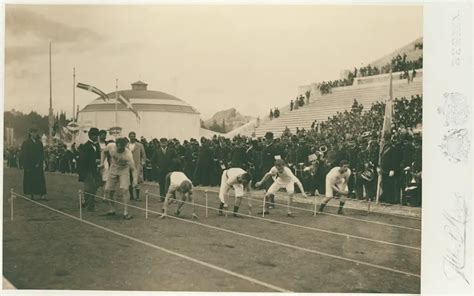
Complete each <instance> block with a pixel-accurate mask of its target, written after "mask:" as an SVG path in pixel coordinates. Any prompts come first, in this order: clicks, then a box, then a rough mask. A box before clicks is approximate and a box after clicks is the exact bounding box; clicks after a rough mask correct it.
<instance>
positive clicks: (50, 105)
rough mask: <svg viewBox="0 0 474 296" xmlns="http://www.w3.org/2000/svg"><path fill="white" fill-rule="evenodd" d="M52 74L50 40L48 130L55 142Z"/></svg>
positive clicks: (51, 141) (50, 139) (51, 140)
mask: <svg viewBox="0 0 474 296" xmlns="http://www.w3.org/2000/svg"><path fill="white" fill-rule="evenodd" d="M52 88H53V86H52V74H51V41H50V42H49V114H48V115H49V116H48V123H49V126H48V130H49V134H48V135H49V139H48V140H49V144H50V145H51V144H53V125H54V118H53V116H54V115H53V90H52Z"/></svg>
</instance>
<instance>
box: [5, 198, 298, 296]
mask: <svg viewBox="0 0 474 296" xmlns="http://www.w3.org/2000/svg"><path fill="white" fill-rule="evenodd" d="M14 194H15V196H18V197H21V198H23V199H25V200H27V201H29V202H32V203H34V204H36V205H39V206H41V207H44V208H46V209H48V210H51V211H53V212H56V213H59V214H61V215H64V216H66V217H69V218H71V219H74V220H77V221H80V222H82V223H85V224H88V225H90V226H93V227H96V228H98V229H101V230H104V231H107V232H110V233H112V234H115V235H117V236H120V237H123V238H126V239H129V240H132V241H134V242H137V243H140V244H143V245H145V246H148V247H151V248H154V249H156V250H159V251H162V252H164V253H167V254H170V255H173V256H176V257H179V258H182V259H185V260H188V261H191V262H194V263H196V264H199V265H202V266H205V267H208V268H211V269H214V270H217V271H220V272H223V273H226V274H228V275H231V276H234V277H237V278H240V279H243V280H246V281H248V282H251V283H253V284H256V285H259V286H262V287H265V288H268V289H271V290H274V291H278V292H285V293H290V292H292V291H290V290H287V289H284V288H281V287H278V286H275V285H272V284H269V283H266V282H263V281H260V280H257V279H255V278H252V277H249V276H246V275H243V274H240V273H237V272H234V271H231V270H228V269H225V268H222V267H219V266H217V265H214V264H211V263H207V262H205V261H201V260H199V259H195V258H193V257H189V256H187V255H183V254H180V253H178V252H175V251H172V250H168V249H166V248H163V247H160V246H157V245H154V244H152V243H149V242H146V241H143V240H141V239H138V238H135V237H132V236H129V235H126V234H123V233H120V232H117V231H115V230H112V229H109V228H107V227H104V226H101V225H98V224H95V223H93V222H90V221H87V220H84V219H80V218H78V217H76V216H73V215H71V214H68V213H64V212H62V211H60V210H57V209H55V208H52V207H50V206H47V205H45V204H42V203H39V202H37V201H34V200H31V199H29V198H28V197H26V196H23V195H20V194H18V193H15V192H14Z"/></svg>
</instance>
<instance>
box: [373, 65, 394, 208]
mask: <svg viewBox="0 0 474 296" xmlns="http://www.w3.org/2000/svg"><path fill="white" fill-rule="evenodd" d="M392 79H393V78H392V67H391V66H390V82H389V88H388V100H386V101H385V112H384V116H383V125H382V133H381V137H380V145H379V168H380V169H379V172H378V176H377V193H376V196H375V197H376V203H377V204H378V203H379V197H380V195H381V190H382V178H383V177H382V169H381V164H382V152H383V148H384V146H385V138H384V137H385V132H386V130H387V125H388V124H390V127H389V129H391V118H392V114H390V122H387V121H388V114H387V111H389V112H392V106H391V104H392V99H393V91H392ZM388 104H390V108H388Z"/></svg>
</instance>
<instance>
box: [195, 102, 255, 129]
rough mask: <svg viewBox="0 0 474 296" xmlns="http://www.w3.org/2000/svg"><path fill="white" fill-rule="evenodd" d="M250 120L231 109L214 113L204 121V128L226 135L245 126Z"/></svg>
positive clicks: (249, 117)
mask: <svg viewBox="0 0 474 296" xmlns="http://www.w3.org/2000/svg"><path fill="white" fill-rule="evenodd" d="M252 119H254V118H253V117H251V116H244V115H242V114H240V113H239V112H238V111H237V110H236V109H235V108H231V109H227V110H222V111H219V112H217V113H215V114H214V115H213V116H212V117H211V118H210V119H208V120H206V121H204V127H206V128H208V129H210V130H213V131H217V132H221V133H227V132H229V131H231V130H233V129H236V128H238V127H239V126H242V125H244V124H246V123H247V122H249V121H250V120H252Z"/></svg>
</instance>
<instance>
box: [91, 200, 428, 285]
mask: <svg viewBox="0 0 474 296" xmlns="http://www.w3.org/2000/svg"><path fill="white" fill-rule="evenodd" d="M86 194H88V193H86ZM89 195H92V196H96V197H98V198H101V199H106V200H109V201H113V202H116V203H118V204H122V205H125V203H122V202H119V201H116V200H111V199H108V198H104V197H102V196H97V195H94V194H89ZM127 206H128V207H130V208H135V209H138V210H141V211H148V212H150V213H153V214H158V215H162V213H160V212H157V211H153V210H149V209H148V210H147V209H144V208H141V207H137V206H134V205H130V204H127ZM166 217H167V218H171V219H176V220H178V221H182V222H186V223H191V224H195V225H199V226H202V227H206V228H210V229H214V230H218V231H222V232H227V233H231V234H235V235H238V236H242V237H246V238H251V239H254V240H259V241H263V242H267V243H271V244H274V245H278V246H282V247H286V248H290V249H295V250H299V251H303V252H307V253H312V254H317V255H321V256H326V257H330V258H334V259H339V260H343V261H347V262H351V263H355V264H356V265H359V264H360V265H365V266H370V267H374V268H377V269H381V270H385V271H390V272H394V273H398V274H403V275H406V276H411V277H417V278H420V275H419V274H415V273H411V272H407V271H402V270H398V269H395V268H390V267H386V266H382V265H378V264H372V263H368V262H364V261H360V260H357V259H351V258H346V257H342V256H338V255H333V254H329V253H326V252H322V251H317V250H313V249H308V248H304V247H299V246H295V245H291V244H287V243H283V242H278V241H274V240H270V239H266V238H261V237H256V236H253V235H250V234H245V233H241V232H237V231H234V230H229V229H225V228H220V227H217V226H213V225H209V224H204V223H200V222H196V221H190V220H186V219H183V218H179V217H175V216H170V215H167V216H166ZM277 222H278V221H277Z"/></svg>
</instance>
